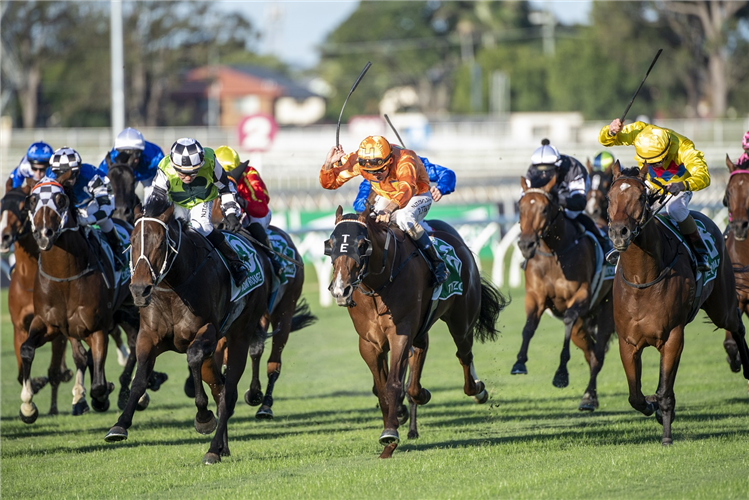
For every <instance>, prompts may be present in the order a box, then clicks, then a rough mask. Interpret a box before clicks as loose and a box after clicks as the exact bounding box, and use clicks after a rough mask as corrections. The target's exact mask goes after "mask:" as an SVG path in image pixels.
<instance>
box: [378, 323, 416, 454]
mask: <svg viewBox="0 0 749 500" xmlns="http://www.w3.org/2000/svg"><path fill="white" fill-rule="evenodd" d="M389 340H390V373H388V377H387V383H386V384H385V399H386V400H387V413H386V414H385V413H384V412H383V415H385V429H384V430H383V431H382V434H381V435H380V444H381V445H383V446H387V445H389V444H393V443H395V444H397V443H398V442H399V441H400V438H399V436H398V426H399V422H398V404H399V403H400V400H401V393H402V391H403V379H404V378H405V375H406V368H407V367H408V355H409V354H410V350H411V349H410V348H411V345H410V339H409V336H408V335H390V336H389ZM378 391H379V387H378ZM380 401H382V398H380ZM393 449H394V448H393Z"/></svg>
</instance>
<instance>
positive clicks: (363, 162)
mask: <svg viewBox="0 0 749 500" xmlns="http://www.w3.org/2000/svg"><path fill="white" fill-rule="evenodd" d="M391 156H393V152H392V151H391V152H390V153H389V154H388V155H387V156H386V157H385V158H370V159H365V158H359V159H358V160H357V161H358V162H359V166H360V167H365V166H367V165H369V166H372V167H382V168H378V169H375V170H370V169H367V168H365V170H367V171H368V172H369V173H372V174H376V173H380V172H382V171H384V170H385V168H387V167H386V166H385V164H386V163H387V162H388V160H389V159H390V157H391Z"/></svg>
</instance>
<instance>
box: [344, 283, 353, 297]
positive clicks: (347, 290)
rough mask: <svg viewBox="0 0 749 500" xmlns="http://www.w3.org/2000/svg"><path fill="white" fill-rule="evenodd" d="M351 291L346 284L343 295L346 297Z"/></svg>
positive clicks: (349, 286)
mask: <svg viewBox="0 0 749 500" xmlns="http://www.w3.org/2000/svg"><path fill="white" fill-rule="evenodd" d="M352 292H353V289H352V288H351V285H348V286H347V287H346V288H344V289H343V296H344V297H348V296H349V295H351V293H352Z"/></svg>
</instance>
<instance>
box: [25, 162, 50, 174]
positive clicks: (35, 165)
mask: <svg viewBox="0 0 749 500" xmlns="http://www.w3.org/2000/svg"><path fill="white" fill-rule="evenodd" d="M29 164H30V165H31V170H36V171H37V172H46V171H47V169H48V168H49V163H40V162H35V161H30V162H29Z"/></svg>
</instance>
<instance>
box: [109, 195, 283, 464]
mask: <svg viewBox="0 0 749 500" xmlns="http://www.w3.org/2000/svg"><path fill="white" fill-rule="evenodd" d="M131 244H132V247H131V266H132V281H131V285H130V291H131V293H132V296H133V299H134V301H135V304H136V305H137V306H138V307H140V308H141V310H140V331H139V332H138V341H137V344H136V348H135V351H136V356H137V359H138V368H137V369H136V372H135V378H134V379H133V383H132V388H131V392H130V398H129V399H128V401H127V405H126V406H125V409H124V410H123V412H122V414H121V415H120V418H119V419H118V420H117V423H116V424H115V425H114V426H113V427H112V428H111V429H110V431H109V432H108V433H107V435H106V437H105V440H106V441H110V442H111V441H121V440H123V439H127V429H128V428H129V427H130V426H131V425H132V420H133V414H134V412H135V407H136V403H137V401H138V399H139V398H140V396H141V395H142V394H143V393H144V391H145V389H146V382H147V380H148V376H149V374H150V373H151V371H152V370H153V367H154V363H155V362H156V357H157V356H158V355H159V354H161V353H162V352H165V351H176V352H180V353H186V354H187V363H188V366H189V367H190V371H191V372H192V376H193V380H194V383H195V406H196V407H197V409H198V411H197V414H196V416H195V429H196V430H197V431H198V432H199V433H201V434H209V433H211V432H213V430H214V429H215V430H216V433H215V435H214V437H213V439H212V441H211V445H210V448H209V450H208V452H207V453H206V454H205V456H204V457H203V463H206V464H212V463H216V462H220V461H221V457H222V456H229V455H230V452H229V443H228V432H227V424H228V420H229V417H231V415H232V414H233V413H234V406H235V404H236V402H237V383H238V382H239V379H240V378H241V377H242V373H244V369H245V365H246V363H247V353H248V350H249V347H250V342H251V339H252V336H253V335H254V334H255V332H256V330H257V329H258V328H259V324H260V320H261V318H262V317H263V315H264V314H265V313H266V311H267V308H268V298H269V297H268V295H269V293H270V280H265V279H264V278H263V277H264V276H268V273H269V272H271V271H270V263H269V262H268V260H267V259H253V258H250V259H249V260H248V265H249V270H250V271H251V272H250V277H248V278H247V280H245V285H248V286H249V285H251V286H253V287H254V288H251V289H250V291H249V292H248V293H246V294H245V295H243V296H241V297H240V298H238V299H236V300H234V301H232V279H231V277H230V275H229V270H228V269H227V267H226V266H225V265H224V263H223V261H222V260H221V258H220V257H219V254H218V253H217V251H216V250H215V249H214V248H213V246H212V245H211V244H210V243H209V242H208V240H207V239H206V238H204V237H203V236H201V235H200V234H198V233H197V232H195V231H194V230H192V229H190V228H189V226H188V225H187V223H186V222H184V221H181V220H177V219H175V218H174V205H172V204H171V203H170V202H169V201H168V200H166V199H164V198H161V197H152V198H151V201H150V202H149V205H147V206H146V207H144V210H143V214H142V216H141V214H140V213H139V211H138V210H137V209H136V219H135V228H134V230H133V234H132V238H131ZM238 252H240V251H239V250H238ZM242 253H245V249H242V250H241V252H240V255H242ZM221 338H225V339H226V340H225V342H226V358H225V361H226V372H225V379H224V378H223V377H222V374H221V372H220V368H221V359H218V360H216V359H214V354H215V351H216V347H217V344H218V342H219V339H221ZM204 380H205V382H206V383H207V384H208V386H209V387H210V388H211V393H212V395H213V399H214V401H215V402H216V406H217V408H218V424H217V422H216V418H215V417H214V415H213V412H212V411H211V410H209V409H208V397H207V395H206V393H205V390H204V389H203V381H204Z"/></svg>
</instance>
